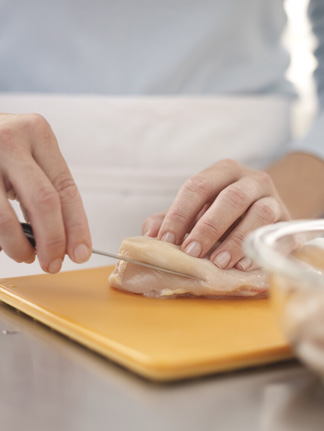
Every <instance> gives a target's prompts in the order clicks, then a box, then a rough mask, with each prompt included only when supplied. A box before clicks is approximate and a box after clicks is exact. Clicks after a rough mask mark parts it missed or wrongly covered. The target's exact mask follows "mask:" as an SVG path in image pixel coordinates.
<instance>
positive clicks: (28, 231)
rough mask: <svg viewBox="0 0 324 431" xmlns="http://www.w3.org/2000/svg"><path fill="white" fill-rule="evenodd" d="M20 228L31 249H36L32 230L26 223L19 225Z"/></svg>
mask: <svg viewBox="0 0 324 431" xmlns="http://www.w3.org/2000/svg"><path fill="white" fill-rule="evenodd" d="M20 224H21V227H22V228H23V231H24V234H25V235H26V238H27V239H28V241H29V242H30V243H31V245H32V246H33V247H36V241H35V238H34V233H33V228H32V227H31V225H30V224H28V223H20Z"/></svg>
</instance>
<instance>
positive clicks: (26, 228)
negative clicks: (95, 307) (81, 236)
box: [21, 223, 198, 280]
mask: <svg viewBox="0 0 324 431" xmlns="http://www.w3.org/2000/svg"><path fill="white" fill-rule="evenodd" d="M21 227H22V229H23V231H24V234H25V235H26V237H27V239H28V241H29V242H30V244H31V245H32V246H33V247H36V241H35V238H34V234H33V228H32V227H31V225H30V224H28V223H21ZM92 253H94V254H98V255H101V256H107V257H111V258H113V259H117V260H124V261H126V262H129V263H133V264H135V265H140V266H143V267H145V268H150V269H154V270H157V271H162V272H166V273H169V274H173V275H179V276H181V277H187V278H193V279H195V280H198V278H197V277H194V276H192V275H188V274H184V273H182V272H177V271H171V270H170V269H166V268H162V267H159V266H156V265H151V264H149V263H145V262H141V261H139V260H135V259H130V258H128V257H125V256H121V255H119V254H115V253H110V252H106V251H101V250H96V249H94V248H93V249H92Z"/></svg>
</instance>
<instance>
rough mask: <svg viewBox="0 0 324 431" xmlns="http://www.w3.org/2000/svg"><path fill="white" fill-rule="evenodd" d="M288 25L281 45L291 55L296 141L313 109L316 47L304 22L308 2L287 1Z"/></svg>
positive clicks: (309, 122) (308, 124)
mask: <svg viewBox="0 0 324 431" xmlns="http://www.w3.org/2000/svg"><path fill="white" fill-rule="evenodd" d="M284 4H285V9H286V13H287V16H288V25H287V28H286V33H285V36H284V42H285V44H286V46H287V47H288V48H289V50H290V52H291V64H290V67H289V70H288V72H287V75H288V78H289V79H290V80H291V81H293V82H294V84H295V85H296V87H297V89H298V91H299V94H300V98H299V100H297V101H296V103H295V105H294V108H293V116H292V126H293V131H294V134H295V137H296V138H300V137H302V136H303V135H304V134H305V133H306V132H307V130H308V128H309V126H310V124H311V122H312V120H313V118H314V113H315V110H316V95H315V84H314V80H313V76H312V73H313V71H314V69H315V67H316V60H315V58H314V56H313V55H312V50H313V49H314V46H316V40H315V39H314V37H313V35H312V33H311V28H310V23H309V21H308V19H307V8H308V4H309V0H286V1H285V3H284Z"/></svg>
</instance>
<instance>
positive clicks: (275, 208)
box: [210, 196, 289, 271]
mask: <svg viewBox="0 0 324 431" xmlns="http://www.w3.org/2000/svg"><path fill="white" fill-rule="evenodd" d="M288 217H289V216H288V212H287V211H286V209H285V207H284V206H283V205H282V203H281V202H280V201H279V200H278V199H276V198H275V197H273V196H267V197H265V198H262V199H259V200H257V201H256V202H254V203H253V205H251V207H250V208H249V210H248V211H247V212H246V214H245V216H244V217H243V218H242V220H241V221H240V223H239V224H238V225H237V226H236V227H235V228H234V229H233V230H232V231H231V232H230V233H229V234H228V235H227V236H226V237H225V238H224V240H223V241H222V242H221V244H220V245H219V246H218V247H217V248H216V250H214V251H213V252H212V253H211V255H210V260H211V261H212V262H213V263H214V264H215V265H217V266H218V267H219V268H221V269H230V268H232V267H233V266H235V265H236V264H237V265H238V268H239V269H241V270H244V271H246V270H248V269H250V267H251V266H252V260H250V259H249V258H248V257H245V256H244V251H243V247H242V245H243V241H244V239H245V237H246V236H247V234H248V233H250V232H251V231H253V230H254V229H257V228H259V227H261V226H265V225H267V224H273V223H276V222H278V221H283V220H287V219H288Z"/></svg>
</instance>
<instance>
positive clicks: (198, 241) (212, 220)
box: [181, 176, 266, 263]
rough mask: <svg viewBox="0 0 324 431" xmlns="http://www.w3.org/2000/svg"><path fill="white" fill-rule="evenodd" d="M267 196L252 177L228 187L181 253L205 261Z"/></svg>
mask: <svg viewBox="0 0 324 431" xmlns="http://www.w3.org/2000/svg"><path fill="white" fill-rule="evenodd" d="M265 192H266V191H265V190H264V189H263V188H262V187H260V184H259V182H258V181H255V179H254V178H253V177H251V176H245V177H242V178H241V179H240V180H238V181H236V182H234V183H232V184H230V185H229V186H228V187H225V188H224V189H223V190H222V191H221V192H220V193H219V194H218V196H217V197H216V199H215V201H214V202H213V203H212V205H211V206H210V208H209V209H208V210H207V211H206V212H205V214H204V215H203V216H202V217H201V218H200V219H199V220H198V222H197V223H196V225H195V226H194V227H193V229H192V231H191V232H190V234H189V235H188V237H187V238H186V239H185V241H184V242H183V244H182V246H181V248H182V250H183V251H185V252H186V253H188V254H189V255H191V256H194V257H204V256H205V255H206V254H207V253H208V252H209V251H210V250H211V249H212V248H213V247H214V245H215V244H216V242H217V241H219V240H220V239H221V237H222V236H223V235H224V233H225V232H227V231H228V230H229V229H230V228H231V226H233V225H234V223H236V222H237V220H238V219H239V218H240V217H241V216H242V215H243V214H244V213H245V212H246V211H247V209H248V208H249V207H250V206H251V205H252V204H253V202H255V201H256V200H258V199H260V198H261V197H263V195H264V193H265ZM222 256H223V257H224V258H225V255H222ZM222 256H221V257H222ZM221 257H220V258H221ZM227 258H228V255H227ZM222 263H223V262H222Z"/></svg>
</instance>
